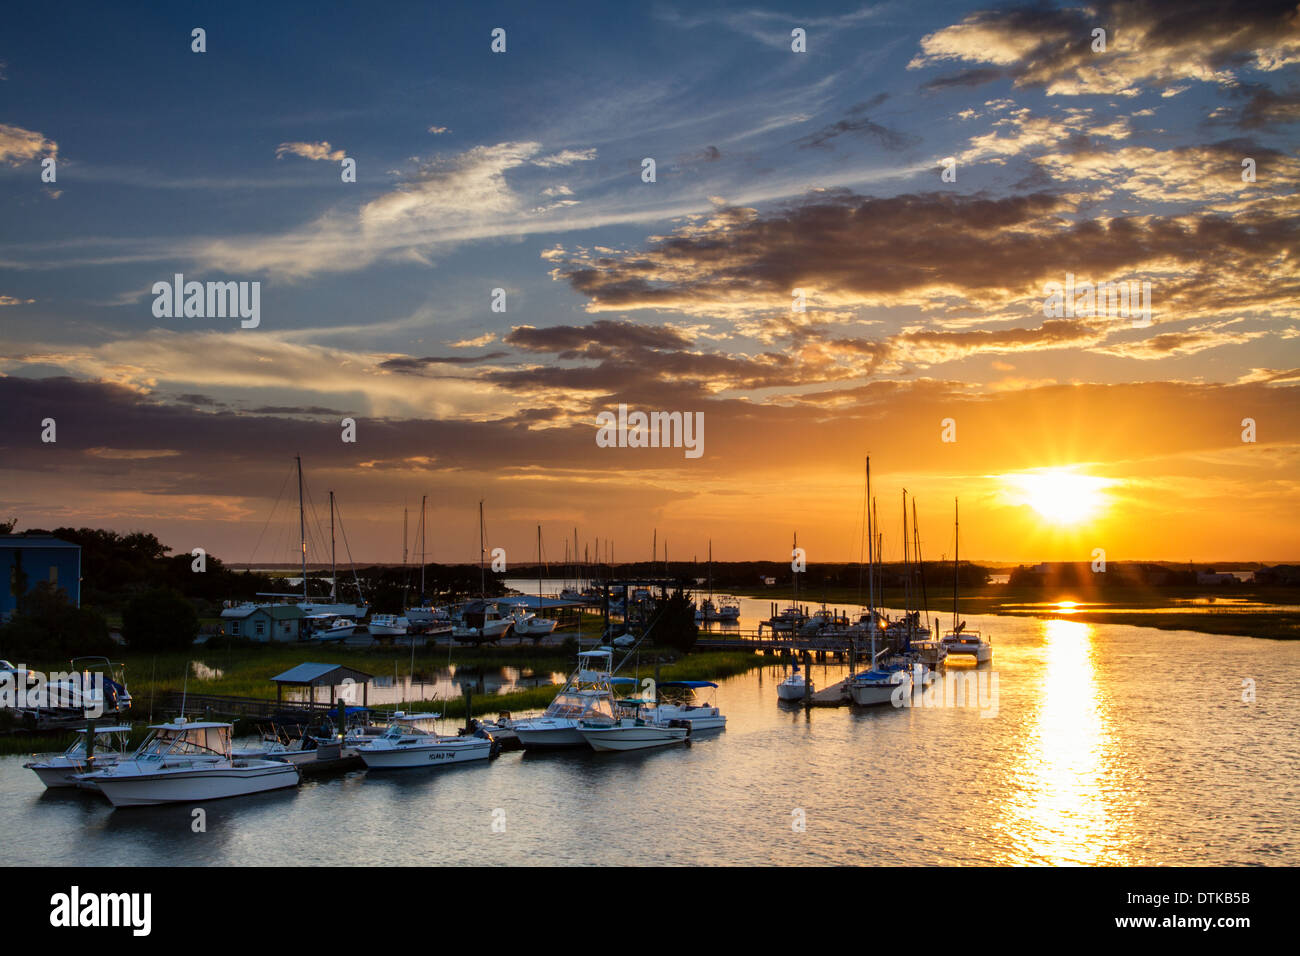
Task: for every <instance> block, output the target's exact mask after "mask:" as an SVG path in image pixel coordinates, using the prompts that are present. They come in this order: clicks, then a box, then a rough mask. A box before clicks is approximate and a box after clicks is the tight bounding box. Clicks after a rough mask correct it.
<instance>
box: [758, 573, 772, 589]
mask: <svg viewBox="0 0 1300 956" xmlns="http://www.w3.org/2000/svg"><path fill="white" fill-rule="evenodd" d="M758 579H759V580H760V581H762V582H763V585H764V587H769V588H772V587H776V578H774V577H771V576H769V575H765V574H760V575H759V576H758Z"/></svg>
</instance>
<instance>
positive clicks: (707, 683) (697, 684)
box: [659, 680, 718, 690]
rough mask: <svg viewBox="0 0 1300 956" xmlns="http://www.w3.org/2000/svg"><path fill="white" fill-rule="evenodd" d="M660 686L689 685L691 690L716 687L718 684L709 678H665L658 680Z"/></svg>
mask: <svg viewBox="0 0 1300 956" xmlns="http://www.w3.org/2000/svg"><path fill="white" fill-rule="evenodd" d="M659 686H660V687H689V688H691V689H692V690H698V689H699V688H701V687H717V686H718V685H717V684H715V683H713V681H711V680H665V681H660V682H659Z"/></svg>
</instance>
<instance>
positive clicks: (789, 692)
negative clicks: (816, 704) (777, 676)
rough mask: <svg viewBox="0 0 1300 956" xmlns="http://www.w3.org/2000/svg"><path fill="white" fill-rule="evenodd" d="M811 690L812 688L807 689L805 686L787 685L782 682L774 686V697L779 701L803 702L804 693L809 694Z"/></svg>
mask: <svg viewBox="0 0 1300 956" xmlns="http://www.w3.org/2000/svg"><path fill="white" fill-rule="evenodd" d="M805 688H807V690H806V691H805ZM813 690H814V688H812V687H808V685H807V684H803V683H800V684H787V683H786V682H785V681H782V682H781V683H779V684H777V685H776V696H777V698H778V699H780V700H803V698H804V694H805V692H806V693H809V694H811V693H812V692H813Z"/></svg>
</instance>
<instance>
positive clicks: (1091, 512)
mask: <svg viewBox="0 0 1300 956" xmlns="http://www.w3.org/2000/svg"><path fill="white" fill-rule="evenodd" d="M1002 478H1003V480H1004V481H1005V482H1006V484H1007V486H1008V493H1009V495H1010V497H1011V499H1012V501H1013V502H1014V503H1015V504H1019V505H1028V506H1029V507H1030V508H1032V509H1033V510H1034V511H1035V512H1037V514H1038V515H1039V517H1041V518H1043V519H1044V520H1045V521H1048V522H1050V523H1052V524H1056V525H1078V524H1083V523H1085V522H1088V521H1091V520H1092V519H1094V518H1096V517H1097V516H1098V515H1099V514H1100V513H1101V512H1102V511H1103V510H1104V509H1105V507H1106V505H1107V504H1108V503H1109V501H1108V498H1107V496H1106V494H1105V493H1104V491H1103V489H1104V488H1106V487H1107V486H1108V485H1110V484H1111V483H1112V482H1111V481H1110V480H1109V479H1107V478H1097V477H1095V476H1093V475H1081V474H1077V473H1076V472H1074V471H1073V470H1071V469H1068V468H1047V469H1043V470H1041V471H1029V472H1021V473H1019V474H1012V475H1003V476H1002Z"/></svg>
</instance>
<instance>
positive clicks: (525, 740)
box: [511, 646, 630, 750]
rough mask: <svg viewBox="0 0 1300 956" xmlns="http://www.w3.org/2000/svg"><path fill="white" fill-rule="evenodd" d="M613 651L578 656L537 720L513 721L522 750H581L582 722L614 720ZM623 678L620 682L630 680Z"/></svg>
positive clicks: (607, 649)
mask: <svg viewBox="0 0 1300 956" xmlns="http://www.w3.org/2000/svg"><path fill="white" fill-rule="evenodd" d="M613 661H614V649H613V648H612V647H607V646H603V647H597V648H595V649H594V650H590V651H580V652H579V653H578V667H577V669H576V670H575V671H574V672H573V674H572V675H571V676H570V677H569V679H568V681H567V682H566V683H565V685H564V686H563V687H562V688H560V692H559V693H558V694H556V695H555V699H554V700H553V701H551V703H550V706H548V707H547V708H546V710H545V711H544V712H543V713H542V715H541V716H540V717H531V718H527V719H524V720H516V721H514V722H513V723H512V725H511V727H512V729H513V730H514V732H515V734H516V735H517V736H518V737H519V742H520V743H521V744H522V745H523V747H524V749H525V750H546V749H557V748H562V747H581V746H583V745H584V744H585V743H586V740H584V739H583V737H582V735H581V734H580V733H578V724H579V722H580V721H582V720H595V719H597V718H606V719H609V720H613V718H614V708H613V704H612V701H613V699H614V693H613V690H612V685H613V684H614V682H615V681H620V679H619V678H615V677H614V676H613V673H612V671H613ZM629 679H630V678H623V679H621V680H629Z"/></svg>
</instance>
